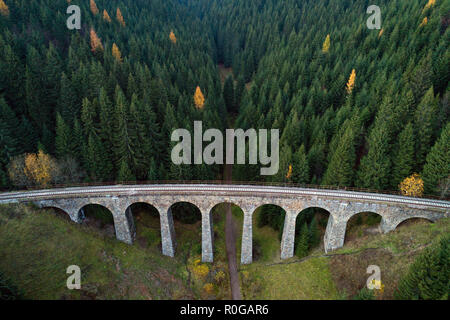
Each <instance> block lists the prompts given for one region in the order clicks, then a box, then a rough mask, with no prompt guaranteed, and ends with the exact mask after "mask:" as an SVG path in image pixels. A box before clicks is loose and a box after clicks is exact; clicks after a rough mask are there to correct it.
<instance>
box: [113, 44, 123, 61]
mask: <svg viewBox="0 0 450 320" xmlns="http://www.w3.org/2000/svg"><path fill="white" fill-rule="evenodd" d="M112 55H113V57H114V58H115V59H116V61H118V62H122V54H121V53H120V50H119V47H118V46H117V45H116V44H115V43H113V46H112Z"/></svg>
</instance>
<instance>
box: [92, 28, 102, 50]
mask: <svg viewBox="0 0 450 320" xmlns="http://www.w3.org/2000/svg"><path fill="white" fill-rule="evenodd" d="M90 36H91V50H92V51H93V52H96V51H98V50H103V45H102V41H101V40H100V38H99V37H98V36H97V33H96V32H95V30H94V28H91V33H90Z"/></svg>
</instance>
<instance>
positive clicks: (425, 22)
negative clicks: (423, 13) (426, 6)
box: [419, 17, 428, 27]
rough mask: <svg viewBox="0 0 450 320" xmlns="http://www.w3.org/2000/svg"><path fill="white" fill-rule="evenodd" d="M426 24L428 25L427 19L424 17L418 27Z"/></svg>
mask: <svg viewBox="0 0 450 320" xmlns="http://www.w3.org/2000/svg"><path fill="white" fill-rule="evenodd" d="M427 24H428V18H427V17H425V18H423V20H422V23H421V24H420V25H419V27H423V26H426V25H427Z"/></svg>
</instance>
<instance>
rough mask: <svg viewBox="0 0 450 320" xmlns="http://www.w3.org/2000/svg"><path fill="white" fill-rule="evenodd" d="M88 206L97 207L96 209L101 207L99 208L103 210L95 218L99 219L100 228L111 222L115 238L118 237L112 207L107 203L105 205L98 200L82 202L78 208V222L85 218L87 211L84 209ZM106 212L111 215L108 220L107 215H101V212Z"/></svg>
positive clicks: (87, 208)
mask: <svg viewBox="0 0 450 320" xmlns="http://www.w3.org/2000/svg"><path fill="white" fill-rule="evenodd" d="M90 208H97V210H98V209H99V208H101V210H103V211H104V212H103V213H101V214H100V215H98V216H97V217H96V219H100V220H99V221H100V226H101V228H103V227H104V225H106V224H109V223H111V224H112V227H113V230H114V234H115V235H116V237H117V238H119V237H118V234H117V230H116V217H115V215H114V209H111V208H110V206H109V205H105V204H103V203H101V202H99V201H93V202H89V203H83V204H82V205H81V206H80V207H79V209H78V216H79V218H80V222H83V221H85V220H86V213H87V212H86V211H87V210H89V209H90ZM91 210H92V209H91ZM107 212H108V213H109V214H110V215H111V220H109V219H108V218H107V216H103V214H107Z"/></svg>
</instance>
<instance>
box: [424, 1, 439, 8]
mask: <svg viewBox="0 0 450 320" xmlns="http://www.w3.org/2000/svg"><path fill="white" fill-rule="evenodd" d="M435 4H436V0H429V1H428V3H427V4H426V6H425V8H423V9H424V10H426V9H429V8H431V7H434V5H435Z"/></svg>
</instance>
